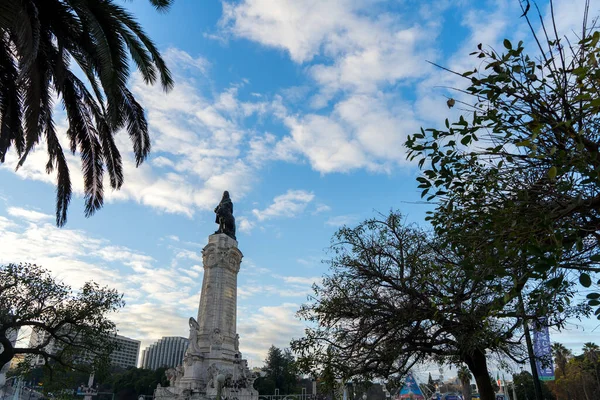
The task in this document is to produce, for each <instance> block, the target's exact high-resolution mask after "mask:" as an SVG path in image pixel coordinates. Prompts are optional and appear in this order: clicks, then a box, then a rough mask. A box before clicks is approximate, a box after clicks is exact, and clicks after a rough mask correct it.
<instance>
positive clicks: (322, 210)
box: [313, 204, 331, 214]
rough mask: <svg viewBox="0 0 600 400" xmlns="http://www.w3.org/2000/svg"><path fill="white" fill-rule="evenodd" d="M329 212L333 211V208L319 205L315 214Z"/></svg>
mask: <svg viewBox="0 0 600 400" xmlns="http://www.w3.org/2000/svg"><path fill="white" fill-rule="evenodd" d="M329 211H331V207H329V206H328V205H327V204H317V207H316V208H315V211H314V212H313V213H314V214H320V213H324V212H329Z"/></svg>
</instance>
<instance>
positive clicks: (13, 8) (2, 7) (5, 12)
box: [0, 0, 23, 30]
mask: <svg viewBox="0 0 600 400" xmlns="http://www.w3.org/2000/svg"><path fill="white" fill-rule="evenodd" d="M22 7H23V2H22V1H21V0H3V1H0V29H2V30H5V29H9V28H11V27H12V26H13V23H14V21H15V19H16V18H17V14H18V13H19V12H20V11H21V8H22Z"/></svg>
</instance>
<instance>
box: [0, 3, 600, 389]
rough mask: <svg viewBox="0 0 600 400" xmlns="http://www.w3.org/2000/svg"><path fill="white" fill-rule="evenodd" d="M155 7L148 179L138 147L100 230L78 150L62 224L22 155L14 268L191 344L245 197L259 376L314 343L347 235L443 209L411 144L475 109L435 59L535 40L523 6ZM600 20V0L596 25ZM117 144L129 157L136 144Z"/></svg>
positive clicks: (243, 311)
mask: <svg viewBox="0 0 600 400" xmlns="http://www.w3.org/2000/svg"><path fill="white" fill-rule="evenodd" d="M147 3H148V2H147V1H145V0H135V1H132V2H124V3H123V4H124V5H125V6H126V7H128V8H130V9H131V10H132V12H133V13H134V14H135V15H136V16H137V18H138V19H139V21H140V22H141V23H142V25H143V26H144V27H145V28H146V31H147V32H148V33H149V35H150V36H151V37H152V38H153V39H154V40H155V42H156V43H157V45H158V46H159V48H160V49H161V51H163V54H164V56H165V58H166V60H167V62H168V65H169V67H170V68H171V70H172V71H173V73H174V76H175V79H176V86H175V89H174V90H173V91H172V92H171V93H169V94H168V95H165V94H164V93H163V92H162V91H161V89H160V88H159V87H148V86H145V85H144V84H143V82H142V81H141V79H140V78H139V76H138V75H137V74H134V75H133V77H132V79H131V82H130V85H131V87H132V89H133V91H134V93H135V94H136V96H137V97H138V99H139V101H140V102H141V103H142V105H143V106H144V107H145V108H146V111H147V116H148V120H149V123H150V129H151V135H152V139H153V150H152V154H151V155H150V157H149V159H148V160H147V161H146V162H145V163H144V164H143V165H142V166H141V167H140V168H137V169H136V168H135V167H134V162H133V158H132V156H131V154H130V153H126V154H125V164H126V165H125V166H126V175H125V184H124V186H123V188H122V189H121V190H120V191H118V192H111V193H108V196H107V197H108V201H107V204H106V205H105V207H104V208H103V209H102V210H101V211H99V212H98V213H97V214H96V215H95V216H93V217H92V218H88V219H86V218H84V217H83V207H82V205H83V200H82V198H81V196H80V193H81V192H82V179H81V174H80V173H79V172H78V168H79V166H80V163H79V161H78V160H77V157H76V156H75V157H69V162H70V164H71V174H72V178H73V180H74V189H75V191H76V192H77V193H78V195H77V196H75V197H74V198H73V200H72V203H71V207H70V210H69V220H68V223H67V225H66V226H65V227H64V228H62V229H57V228H56V227H54V225H53V221H54V220H53V214H54V208H53V207H54V180H55V178H54V176H52V175H50V176H49V175H46V174H45V172H44V165H45V162H46V155H45V153H44V151H43V146H40V148H39V149H38V150H36V152H34V153H33V154H32V155H31V156H29V158H28V161H27V164H26V165H25V166H24V167H23V168H21V169H20V170H19V171H18V172H15V170H14V167H15V165H16V162H15V159H16V157H15V154H14V153H13V154H11V155H10V156H9V157H7V162H6V163H4V164H3V165H1V166H0V182H1V185H0V237H1V238H2V239H1V240H0V262H3V263H5V262H14V261H17V262H18V261H30V262H36V263H39V264H42V265H43V266H45V267H47V268H49V269H51V270H52V271H53V272H54V273H56V274H57V275H58V276H59V277H60V278H61V279H63V280H64V281H65V282H67V283H70V284H72V285H73V286H75V287H77V286H79V285H80V284H81V283H83V282H84V281H86V280H88V279H94V280H96V281H98V282H101V283H103V284H107V285H110V286H113V287H116V288H118V289H119V290H121V291H122V292H123V293H125V299H126V301H127V306H126V308H125V309H123V310H122V311H121V312H120V313H119V314H118V315H116V316H115V320H116V321H117V322H118V326H119V329H120V333H121V334H123V335H125V336H129V337H133V338H136V339H140V340H142V345H143V346H146V345H148V344H150V343H151V342H152V341H154V340H156V339H159V338H160V337H162V336H165V335H182V336H185V335H187V328H186V327H187V322H186V320H187V318H189V316H193V315H195V314H196V309H197V303H198V300H199V292H200V287H201V281H202V268H201V249H202V247H203V246H204V245H205V244H206V243H207V236H208V235H210V234H211V233H213V232H214V230H215V229H216V225H215V224H214V214H213V212H212V210H213V209H214V207H215V206H216V204H217V203H218V202H219V200H220V198H221V194H222V192H223V190H229V191H230V193H231V196H232V199H233V202H234V210H235V216H236V219H237V225H238V241H239V247H240V249H241V251H242V252H243V253H244V259H243V263H242V269H241V272H240V275H239V282H238V286H239V301H238V321H239V322H238V329H239V330H240V336H241V340H240V347H241V350H242V352H243V353H244V355H245V356H246V357H247V358H249V359H250V361H251V363H252V365H260V364H261V363H262V360H263V359H264V356H265V353H266V350H267V349H268V347H269V346H270V345H271V344H275V345H277V346H280V347H285V346H287V344H288V343H289V340H290V339H291V338H292V337H298V336H299V335H301V334H302V326H303V325H302V323H301V322H300V321H297V320H296V319H295V318H294V312H295V311H296V310H297V309H298V307H299V305H300V304H301V303H302V302H304V301H305V300H306V296H307V295H308V294H309V293H310V285H311V284H312V282H315V281H318V279H319V277H320V276H322V275H323V274H324V273H325V272H326V266H325V265H324V264H322V263H321V260H322V259H324V258H326V257H327V255H326V253H325V250H326V248H327V246H328V244H329V240H330V238H331V235H332V234H333V233H334V232H335V230H336V229H337V228H338V227H339V226H340V225H342V224H354V223H356V222H358V221H360V220H362V219H364V218H367V217H371V216H373V215H374V214H375V213H376V212H378V211H379V212H386V211H388V210H390V209H392V208H393V209H399V210H401V211H402V212H403V213H405V214H406V215H407V219H408V221H411V222H417V223H420V224H424V216H425V213H426V211H427V210H428V209H429V207H430V206H427V205H423V204H420V203H419V201H420V196H419V194H420V193H419V191H418V189H417V184H416V181H415V177H416V176H417V174H418V171H417V169H416V168H415V166H414V165H412V164H410V163H409V162H407V161H406V157H405V150H404V148H403V143H404V140H405V138H406V135H407V134H410V133H413V132H415V131H416V130H418V129H419V127H421V126H424V127H433V126H436V125H439V124H441V123H443V120H444V119H445V118H453V117H456V113H457V112H458V111H456V110H448V109H447V107H446V105H445V102H446V97H445V96H446V95H447V94H448V93H447V92H446V91H445V89H443V88H441V87H442V86H452V85H457V84H458V83H457V82H456V81H455V77H454V76H452V75H449V74H446V73H444V72H442V71H440V70H437V69H435V68H433V67H432V66H431V65H430V64H428V63H427V62H426V61H427V60H429V61H434V62H437V63H441V64H444V65H446V66H449V67H451V68H454V69H456V70H459V71H461V70H466V69H467V68H470V67H472V66H473V65H475V64H474V63H476V61H477V60H476V59H472V58H469V57H468V54H469V53H470V52H471V51H472V50H473V49H474V48H475V46H476V45H477V43H480V42H482V43H484V44H488V45H490V46H493V47H495V48H501V42H502V40H503V39H504V38H505V37H507V38H509V39H511V40H514V41H518V40H521V39H525V40H526V39H527V28H526V26H525V25H524V21H523V20H521V19H519V15H520V13H521V12H520V8H519V3H518V1H517V0H507V1H487V2H486V1H481V2H471V1H466V0H465V1H451V0H431V1H412V0H405V1H400V0H399V1H378V0H328V1H318V0H310V1H308V0H277V1H273V0H271V1H269V0H240V1H203V2H198V1H196V0H176V1H175V2H174V5H173V7H172V9H171V10H170V12H168V13H166V14H159V13H156V12H155V11H154V9H153V8H151V7H150V5H149V4H147ZM583 5H584V1H583V0H575V1H572V0H571V1H567V0H559V1H556V2H555V8H556V13H557V15H558V23H559V29H560V30H561V31H562V32H566V33H568V32H570V31H571V30H573V29H577V28H578V27H579V26H580V21H581V16H582V10H583ZM540 6H541V9H542V11H543V12H544V13H546V12H547V5H546V4H545V3H544V2H540ZM599 11H600V1H599V0H595V1H592V7H591V14H592V15H597V14H598V13H599ZM57 112H59V114H57V115H60V110H58V111H57ZM57 124H58V127H59V129H62V130H63V131H64V129H65V123H64V121H61V120H57ZM117 140H118V142H119V143H120V144H121V149H126V148H128V147H130V145H129V142H128V138H127V135H126V134H125V133H121V134H119V135H118V138H117ZM107 187H108V185H107ZM577 324H578V325H577V326H575V325H571V326H570V327H571V330H570V331H569V332H563V333H560V334H556V335H554V337H553V339H554V340H557V341H561V342H563V343H565V344H566V345H567V346H569V347H572V348H573V349H574V350H577V351H579V349H580V347H581V344H582V343H583V342H586V341H594V340H596V339H595V338H596V337H597V335H598V330H597V331H596V332H595V333H593V332H592V330H593V329H594V328H595V327H596V325H597V322H596V321H595V320H589V321H583V322H577ZM578 327H579V329H577V328H578ZM434 371H437V369H435V370H434ZM434 371H432V372H434ZM420 373H423V374H424V375H425V377H426V373H427V372H426V370H423V371H421V372H420ZM434 375H435V374H434ZM417 377H418V375H417Z"/></svg>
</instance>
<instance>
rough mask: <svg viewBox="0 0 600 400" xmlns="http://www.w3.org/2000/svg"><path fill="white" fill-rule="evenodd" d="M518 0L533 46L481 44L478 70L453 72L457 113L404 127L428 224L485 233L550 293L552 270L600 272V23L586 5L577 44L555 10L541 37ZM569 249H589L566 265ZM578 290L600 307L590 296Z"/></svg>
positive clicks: (585, 279)
mask: <svg viewBox="0 0 600 400" xmlns="http://www.w3.org/2000/svg"><path fill="white" fill-rule="evenodd" d="M551 3H552V2H551ZM523 7H524V17H525V18H526V21H527V22H528V23H529V25H530V27H531V32H532V34H533V36H534V42H535V43H536V44H537V46H538V49H537V50H538V51H537V54H536V55H535V56H530V55H528V54H526V52H525V48H524V46H523V43H522V42H519V43H518V44H514V43H512V42H511V41H509V40H504V49H502V51H496V50H494V49H490V48H487V47H484V46H482V45H479V46H478V48H477V50H476V51H475V52H474V53H473V55H474V56H476V57H477V58H478V64H479V65H480V67H478V68H476V69H473V70H469V71H466V72H464V73H462V72H461V73H459V72H454V71H451V72H453V73H455V74H456V75H458V76H460V77H461V78H463V79H464V81H465V83H466V84H467V85H468V87H467V88H466V89H465V90H460V93H459V94H458V96H462V97H461V98H460V99H456V101H455V103H458V104H460V105H462V106H463V107H464V108H465V109H464V113H463V115H461V116H460V117H459V118H458V120H457V121H455V122H450V121H448V120H446V121H445V128H442V129H422V130H421V132H419V133H417V134H414V135H411V136H410V137H409V139H408V141H407V146H408V148H409V158H411V159H416V160H418V162H419V166H420V167H421V168H422V169H423V175H422V176H421V177H419V178H418V180H419V182H420V187H421V188H422V189H423V195H424V196H428V199H433V198H437V200H438V206H437V208H436V211H435V212H434V213H433V214H432V215H431V216H430V218H431V221H432V223H433V225H434V227H435V228H436V230H437V231H438V232H448V231H451V232H452V233H453V235H454V236H457V235H460V233H461V232H462V233H463V235H468V236H470V237H472V238H477V237H480V236H481V235H486V237H487V238H488V239H489V246H491V247H493V248H494V249H495V250H496V252H497V257H498V258H500V259H502V258H513V259H516V258H520V259H522V260H524V261H525V262H524V265H527V266H528V267H527V269H526V270H525V272H526V273H525V274H522V276H523V279H524V280H527V279H530V278H533V279H539V280H543V281H545V282H546V287H547V288H548V290H550V291H553V290H554V285H555V284H556V283H557V281H556V280H553V279H554V277H549V275H552V273H553V272H555V271H556V269H557V268H561V269H566V270H572V271H575V272H577V273H578V274H579V279H580V283H581V284H582V285H583V286H585V287H589V286H590V285H591V284H592V278H593V273H596V272H599V271H600V268H598V265H597V263H598V261H600V255H598V254H597V253H598V238H599V236H598V234H597V232H598V231H599V229H600V214H599V213H598V210H600V208H599V207H598V204H600V178H599V176H598V170H599V168H600V157H599V149H600V145H599V144H598V143H600V136H599V135H600V133H599V132H598V126H599V123H600V119H599V111H600V103H599V102H598V98H599V93H598V88H599V86H598V85H597V79H598V68H597V66H596V60H597V58H598V56H600V46H599V41H600V32H598V31H597V30H596V29H594V28H595V27H594V26H590V25H588V21H589V19H588V14H587V11H586V13H585V15H584V16H583V24H582V31H581V32H580V33H579V40H578V41H576V42H574V43H573V42H570V41H569V40H568V39H567V38H563V37H561V36H559V34H558V31H557V29H556V25H555V24H554V15H552V18H551V22H550V23H551V26H549V27H547V26H545V25H544V26H543V28H544V29H543V30H542V31H543V32H552V36H549V34H544V36H542V37H540V36H538V35H537V34H536V33H537V29H536V28H535V27H534V26H533V24H532V23H531V21H530V19H529V16H528V11H529V1H525V2H523ZM541 20H542V21H544V19H543V18H541ZM542 23H543V22H542ZM571 43H573V44H571ZM426 163H427V164H426ZM473 250H475V249H473ZM573 252H584V253H585V254H587V256H588V258H587V260H585V262H581V260H578V261H577V262H565V259H566V258H568V257H566V256H565V254H572V253H573ZM559 264H560V266H559ZM495 273H502V272H501V267H499V268H498V269H497V270H496V271H495ZM516 284H517V285H518V284H519V283H518V282H517V283H516ZM588 299H589V300H590V305H592V306H598V305H600V294H599V293H590V294H589V295H588ZM597 314H598V315H599V316H600V309H598V310H597Z"/></svg>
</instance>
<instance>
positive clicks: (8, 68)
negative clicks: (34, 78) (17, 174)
mask: <svg viewBox="0 0 600 400" xmlns="http://www.w3.org/2000/svg"><path fill="white" fill-rule="evenodd" d="M10 46H11V42H10V41H9V39H8V37H7V35H1V36H0V82H2V85H0V162H4V158H5V156H6V153H7V151H8V149H9V148H10V146H11V144H12V143H13V142H14V144H15V147H16V149H17V154H19V155H21V153H22V152H23V149H24V143H25V139H24V137H23V128H22V126H21V93H20V92H19V89H18V86H17V76H18V71H17V65H16V62H15V61H16V60H15V59H14V57H13V56H12V54H10V52H9V48H10Z"/></svg>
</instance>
